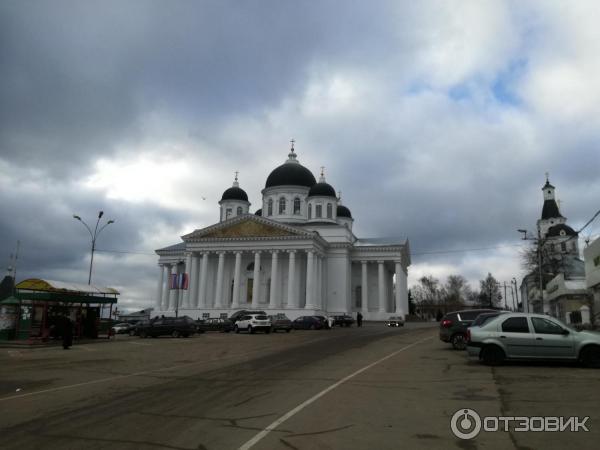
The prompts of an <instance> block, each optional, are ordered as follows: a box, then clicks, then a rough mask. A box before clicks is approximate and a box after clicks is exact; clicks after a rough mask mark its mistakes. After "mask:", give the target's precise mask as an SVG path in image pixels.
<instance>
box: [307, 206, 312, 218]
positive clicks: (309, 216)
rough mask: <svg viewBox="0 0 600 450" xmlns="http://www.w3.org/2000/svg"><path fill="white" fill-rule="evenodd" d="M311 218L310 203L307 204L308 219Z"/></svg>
mask: <svg viewBox="0 0 600 450" xmlns="http://www.w3.org/2000/svg"><path fill="white" fill-rule="evenodd" d="M310 219H312V205H311V204H310V203H309V204H308V220H310Z"/></svg>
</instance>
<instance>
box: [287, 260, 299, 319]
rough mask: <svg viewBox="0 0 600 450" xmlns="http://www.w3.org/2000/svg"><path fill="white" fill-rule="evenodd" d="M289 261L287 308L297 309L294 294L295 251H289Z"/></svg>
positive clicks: (296, 295) (296, 297)
mask: <svg viewBox="0 0 600 450" xmlns="http://www.w3.org/2000/svg"><path fill="white" fill-rule="evenodd" d="M289 254H290V260H289V263H288V295H287V307H288V308H297V307H298V294H297V292H296V250H290V251H289Z"/></svg>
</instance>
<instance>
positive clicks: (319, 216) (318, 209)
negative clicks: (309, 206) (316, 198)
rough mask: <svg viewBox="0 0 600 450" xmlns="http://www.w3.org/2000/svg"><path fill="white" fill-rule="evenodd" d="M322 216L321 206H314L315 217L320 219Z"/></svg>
mask: <svg viewBox="0 0 600 450" xmlns="http://www.w3.org/2000/svg"><path fill="white" fill-rule="evenodd" d="M322 215H323V205H315V216H316V217H317V219H320V218H321V216H322Z"/></svg>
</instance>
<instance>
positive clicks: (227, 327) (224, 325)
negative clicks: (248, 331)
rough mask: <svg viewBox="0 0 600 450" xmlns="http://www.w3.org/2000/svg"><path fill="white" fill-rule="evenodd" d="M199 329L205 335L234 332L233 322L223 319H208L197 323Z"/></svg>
mask: <svg viewBox="0 0 600 450" xmlns="http://www.w3.org/2000/svg"><path fill="white" fill-rule="evenodd" d="M197 328H198V332H199V333H204V332H205V331H220V332H221V333H229V332H230V331H233V322H232V321H231V320H229V319H221V318H216V317H212V318H208V319H200V320H199V321H198V323H197Z"/></svg>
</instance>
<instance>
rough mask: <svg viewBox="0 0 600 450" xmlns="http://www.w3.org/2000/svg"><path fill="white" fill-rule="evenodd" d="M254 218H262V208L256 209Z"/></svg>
mask: <svg viewBox="0 0 600 450" xmlns="http://www.w3.org/2000/svg"><path fill="white" fill-rule="evenodd" d="M254 215H255V216H262V208H261V209H257V210H256V212H255V213H254Z"/></svg>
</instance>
